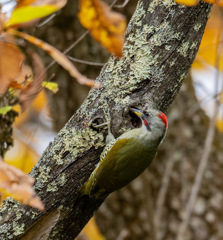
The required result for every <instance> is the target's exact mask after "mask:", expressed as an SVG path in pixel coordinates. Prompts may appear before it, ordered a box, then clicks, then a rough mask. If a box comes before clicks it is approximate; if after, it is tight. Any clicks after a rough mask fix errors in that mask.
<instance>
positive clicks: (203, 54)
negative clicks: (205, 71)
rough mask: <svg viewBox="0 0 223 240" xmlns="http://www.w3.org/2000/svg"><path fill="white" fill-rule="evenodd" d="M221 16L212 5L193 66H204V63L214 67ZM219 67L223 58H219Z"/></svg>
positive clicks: (217, 9) (220, 67) (222, 66)
mask: <svg viewBox="0 0 223 240" xmlns="http://www.w3.org/2000/svg"><path fill="white" fill-rule="evenodd" d="M222 22H223V17H222V15H221V12H220V11H219V8H218V7H213V10H212V13H211V15H210V19H209V20H208V23H207V26H206V28H205V31H204V35H203V38H202V41H201V44H200V47H199V51H198V54H197V57H196V59H195V61H194V63H193V68H204V67H205V66H206V65H210V66H212V67H215V65H216V60H217V54H218V51H217V49H218V45H219V37H220V34H221V30H222ZM222 55H223V48H221V54H220V56H222ZM219 69H220V70H223V59H222V57H221V58H220V64H219Z"/></svg>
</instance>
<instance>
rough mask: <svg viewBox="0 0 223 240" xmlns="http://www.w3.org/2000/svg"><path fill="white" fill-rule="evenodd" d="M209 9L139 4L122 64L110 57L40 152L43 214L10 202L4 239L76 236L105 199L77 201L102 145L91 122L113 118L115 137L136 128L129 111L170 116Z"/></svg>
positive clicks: (0, 234)
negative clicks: (144, 110)
mask: <svg viewBox="0 0 223 240" xmlns="http://www.w3.org/2000/svg"><path fill="white" fill-rule="evenodd" d="M210 10H211V6H210V5H208V4H206V3H200V4H199V5H198V6H197V7H193V8H188V7H184V6H179V5H177V4H176V3H175V2H173V1H172V0H166V1H161V0H160V1H157V0H153V1H148V0H140V1H139V3H138V6H137V9H136V11H135V14H134V15H133V17H132V19H131V21H130V23H129V26H128V29H127V33H126V42H125V45H124V49H123V56H122V58H121V59H117V58H115V57H111V58H110V59H109V61H108V63H107V64H106V65H105V67H104V68H103V69H102V71H101V73H100V75H99V77H98V81H101V82H102V84H103V87H102V88H101V89H92V90H91V91H90V93H89V95H88V97H87V99H86V100H85V102H84V103H83V104H82V106H81V107H80V109H79V110H78V111H77V113H76V114H75V115H74V116H73V117H72V118H71V119H70V121H69V122H68V123H67V124H66V125H65V127H64V128H63V129H61V131H60V132H59V133H58V135H57V136H56V138H55V139H54V141H53V142H52V143H50V145H49V146H48V148H47V149H46V150H45V152H44V153H43V155H42V157H41V159H40V160H39V162H38V163H37V165H36V166H35V167H34V169H33V170H32V172H31V175H32V176H33V177H35V178H36V183H35V190H36V191H37V193H38V194H39V196H40V197H41V199H42V200H43V202H44V204H45V212H42V213H41V212H39V211H37V210H35V209H30V208H29V207H27V206H22V205H20V204H19V203H18V202H16V201H13V200H11V199H10V200H8V201H6V202H5V203H4V205H3V207H2V208H1V226H0V238H2V239H63V240H66V239H73V238H74V237H75V236H76V235H77V234H78V233H79V232H80V230H81V229H82V227H83V226H84V225H85V224H86V223H87V221H88V220H89V219H90V218H91V216H92V215H93V213H94V211H95V210H96V209H97V208H98V207H99V206H100V205H101V203H102V202H103V200H104V199H98V200H97V199H94V198H88V197H87V196H85V197H82V198H78V188H79V187H80V186H81V185H82V184H83V183H84V182H85V181H86V180H87V179H88V177H89V175H90V173H91V172H92V170H93V169H94V166H95V164H96V163H97V162H98V160H99V156H100V153H101V151H102V149H103V147H104V144H105V135H106V133H107V132H106V130H101V131H100V132H98V131H96V130H95V129H93V128H92V127H91V124H90V122H91V121H92V120H95V121H96V122H97V123H102V122H105V121H106V116H108V115H110V117H111V130H112V133H113V134H114V135H115V137H117V136H119V135H120V134H122V133H123V132H124V131H125V130H127V129H129V128H131V127H133V126H132V124H131V121H130V120H131V119H130V115H129V107H131V106H135V107H139V108H140V107H141V108H147V107H153V108H158V109H160V110H162V111H166V110H167V109H168V107H169V105H170V104H171V103H172V101H173V99H174V97H175V96H176V94H177V93H178V91H179V89H180V87H181V85H182V83H183V80H184V78H185V76H186V75H187V73H188V70H189V69H190V66H191V64H192V62H193V60H194V57H195V55H196V53H197V50H198V47H199V44H200V41H201V38H202V35H203V31H204V27H205V25H206V21H207V19H208V16H209V13H210Z"/></svg>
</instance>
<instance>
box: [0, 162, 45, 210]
mask: <svg viewBox="0 0 223 240" xmlns="http://www.w3.org/2000/svg"><path fill="white" fill-rule="evenodd" d="M33 184H34V179H33V178H32V177H31V176H29V175H26V174H25V173H24V172H22V171H21V170H19V169H17V168H15V167H13V166H10V165H8V164H7V163H5V162H4V161H3V160H2V159H0V189H1V191H2V192H3V193H6V194H7V195H9V196H11V197H13V198H14V199H15V200H18V201H20V202H21V203H25V204H28V205H30V206H32V207H35V208H38V209H39V210H41V211H42V210H44V206H43V203H42V202H41V200H40V198H39V197H38V196H36V195H35V192H34V190H33V189H32V186H33Z"/></svg>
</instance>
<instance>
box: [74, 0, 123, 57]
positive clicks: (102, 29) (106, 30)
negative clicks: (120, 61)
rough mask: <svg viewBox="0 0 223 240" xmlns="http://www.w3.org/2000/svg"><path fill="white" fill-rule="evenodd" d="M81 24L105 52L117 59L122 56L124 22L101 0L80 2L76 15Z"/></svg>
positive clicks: (121, 17) (121, 16)
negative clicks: (105, 49)
mask: <svg viewBox="0 0 223 240" xmlns="http://www.w3.org/2000/svg"><path fill="white" fill-rule="evenodd" d="M78 17H79V20H80V22H81V24H82V25H83V26H84V27H85V28H86V29H88V30H89V31H90V33H91V34H92V36H93V37H94V38H95V39H96V40H97V41H98V42H100V43H101V44H102V45H103V46H104V47H105V48H107V50H108V51H109V52H111V53H113V54H115V55H116V56H118V57H121V55H122V46H123V43H124V40H125V38H124V33H125V29H126V20H125V17H124V16H123V15H121V14H120V13H116V12H114V11H112V10H111V9H110V7H109V6H108V5H107V4H106V3H105V2H102V1H101V0H80V12H79V14H78Z"/></svg>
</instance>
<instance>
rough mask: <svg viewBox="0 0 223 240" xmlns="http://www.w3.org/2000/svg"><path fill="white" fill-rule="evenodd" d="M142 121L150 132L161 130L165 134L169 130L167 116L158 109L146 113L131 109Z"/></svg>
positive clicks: (143, 125)
mask: <svg viewBox="0 0 223 240" xmlns="http://www.w3.org/2000/svg"><path fill="white" fill-rule="evenodd" d="M130 110H131V111H133V112H134V113H135V114H136V115H137V116H138V117H139V118H140V119H141V121H142V127H143V128H146V129H147V130H148V131H154V130H157V129H159V130H160V131H161V132H163V134H165V131H166V129H167V126H168V123H167V118H166V115H165V114H164V113H163V112H161V111H159V110H156V109H148V110H146V111H144V112H142V111H141V110H139V109H137V108H130Z"/></svg>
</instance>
